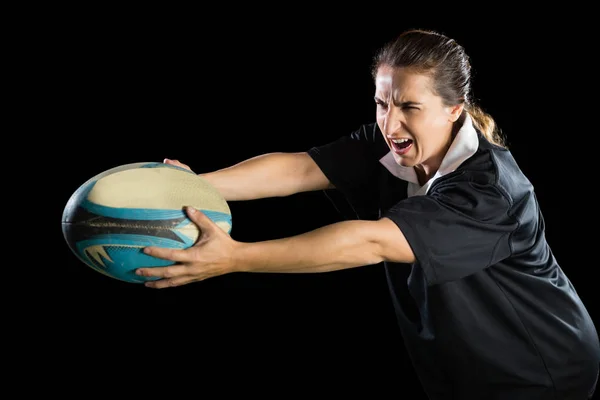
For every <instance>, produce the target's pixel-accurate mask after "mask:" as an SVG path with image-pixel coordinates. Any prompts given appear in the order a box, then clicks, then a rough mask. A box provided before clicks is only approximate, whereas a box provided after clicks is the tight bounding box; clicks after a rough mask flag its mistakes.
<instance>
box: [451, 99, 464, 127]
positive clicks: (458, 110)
mask: <svg viewBox="0 0 600 400" xmlns="http://www.w3.org/2000/svg"><path fill="white" fill-rule="evenodd" d="M464 108H465V105H464V104H463V103H461V104H457V105H455V106H452V107H448V120H449V121H450V122H456V121H457V120H458V118H460V115H461V114H462V112H463V110H464Z"/></svg>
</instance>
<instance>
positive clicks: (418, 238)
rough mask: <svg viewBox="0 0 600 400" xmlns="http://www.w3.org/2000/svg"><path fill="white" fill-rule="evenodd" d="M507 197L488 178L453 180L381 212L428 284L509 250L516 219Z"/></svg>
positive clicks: (451, 277) (454, 276) (493, 260)
mask: <svg viewBox="0 0 600 400" xmlns="http://www.w3.org/2000/svg"><path fill="white" fill-rule="evenodd" d="M510 209H511V203H510V199H508V198H507V197H506V195H505V194H504V193H503V192H502V191H501V190H499V189H498V188H497V187H496V186H494V185H493V184H491V183H486V184H478V183H475V182H470V181H465V180H463V181H460V182H453V181H452V179H449V180H446V182H444V183H443V184H439V185H437V186H436V187H435V188H434V187H432V188H431V191H430V193H429V194H427V195H424V196H413V197H409V198H407V199H405V200H402V201H400V202H398V203H396V204H395V205H394V206H392V207H391V208H390V209H388V210H387V211H386V212H384V213H383V214H382V217H387V218H389V219H391V220H392V221H393V222H395V223H396V224H397V225H398V227H399V228H400V230H401V231H402V233H403V234H404V236H405V237H406V239H407V241H408V243H409V244H410V246H411V248H412V250H413V252H414V254H415V257H416V259H417V263H418V264H419V265H420V267H421V268H422V269H423V271H424V274H425V277H426V279H427V282H428V284H429V285H434V284H439V283H444V282H449V281H453V280H457V279H461V278H464V277H467V276H469V275H471V274H473V273H476V272H479V271H482V270H484V269H485V268H487V267H489V266H490V265H493V264H495V263H496V262H498V261H501V260H502V259H504V258H506V257H508V256H509V255H510V253H511V249H510V235H511V233H512V232H513V231H515V230H516V229H517V226H518V223H517V221H516V219H515V218H513V217H512V216H511V215H510Z"/></svg>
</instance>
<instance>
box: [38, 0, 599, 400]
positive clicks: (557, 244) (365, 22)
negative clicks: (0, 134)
mask: <svg viewBox="0 0 600 400" xmlns="http://www.w3.org/2000/svg"><path fill="white" fill-rule="evenodd" d="M225 8H226V9H227V8H228V7H225ZM231 8H232V9H231V10H221V11H220V12H216V11H209V10H208V9H207V10H202V11H199V10H193V11H192V10H186V9H181V10H175V9H173V8H171V9H169V10H168V11H166V10H162V9H160V8H154V9H148V8H145V9H142V8H140V9H135V10H132V9H128V10H119V9H114V10H100V9H98V10H91V9H86V10H65V15H63V16H60V17H57V18H53V19H49V20H48V21H46V27H47V28H46V29H45V30H44V32H45V33H41V34H40V35H38V36H37V37H36V43H37V46H36V49H37V50H39V53H38V54H39V57H38V61H39V63H40V65H41V66H42V67H41V68H39V70H38V73H37V75H36V80H38V81H39V82H40V88H42V89H43V90H41V91H40V92H41V95H40V96H39V97H38V98H37V99H38V101H39V103H40V104H43V105H44V108H45V110H46V113H44V115H45V117H44V124H45V125H46V126H47V127H49V128H51V129H48V130H47V133H44V134H43V136H44V139H45V140H43V141H41V142H40V144H39V146H41V147H44V146H45V145H46V143H47V145H48V146H49V148H48V150H49V152H48V153H49V154H51V157H52V160H53V161H52V163H53V165H54V168H55V170H58V174H59V176H57V177H55V178H52V177H48V178H47V179H48V182H52V185H53V187H54V189H53V193H52V198H53V200H56V203H55V204H56V207H55V208H53V209H52V213H51V217H52V221H51V222H50V225H49V226H50V229H49V231H50V232H51V233H49V237H50V238H51V239H53V240H51V242H52V243H56V244H55V245H53V247H52V249H51V254H52V257H51V260H52V262H51V265H49V266H39V267H38V268H39V269H40V272H41V273H44V275H45V276H46V278H45V280H44V285H45V288H44V291H43V292H39V293H40V295H39V296H38V297H37V299H38V302H37V305H36V307H37V311H40V310H41V311H42V312H41V313H40V314H39V317H36V318H32V319H33V323H34V324H35V325H36V326H37V328H36V329H37V330H38V331H40V332H43V337H44V338H45V339H47V346H44V352H43V353H40V354H43V357H42V358H44V359H45V360H47V361H48V366H49V368H48V369H47V374H49V375H50V376H56V377H57V378H56V380H54V381H53V382H54V384H56V385H59V387H61V388H62V390H66V387H68V386H69V382H83V381H85V382H91V383H102V385H99V386H103V385H104V386H106V385H109V386H110V385H111V384H112V383H116V384H120V385H123V386H122V387H125V388H127V389H130V390H133V391H137V390H140V389H141V388H148V387H150V388H152V390H166V391H167V392H169V391H171V390H173V391H179V390H184V391H189V392H199V393H198V395H200V396H202V395H205V396H206V395H207V394H206V393H203V392H202V391H203V390H206V385H208V384H210V385H211V386H214V385H215V383H216V384H217V390H219V393H220V394H223V393H228V392H229V391H230V390H241V391H243V392H246V393H248V394H252V395H266V394H269V393H274V394H277V395H280V396H281V397H283V398H287V397H289V396H290V395H291V394H294V393H296V392H297V391H299V390H308V391H310V392H312V393H313V394H315V395H318V394H319V393H325V392H331V393H336V392H339V391H340V390H344V391H346V390H348V389H350V391H351V392H355V393H358V391H359V390H360V389H367V390H368V391H369V392H370V393H371V396H373V395H374V393H378V392H382V393H383V392H384V393H392V395H394V396H398V397H402V395H403V394H405V393H408V392H410V391H411V390H415V393H420V392H421V388H420V385H419V383H418V381H417V379H416V376H415V375H414V373H413V372H412V368H411V366H410V361H409V360H408V359H407V358H406V353H405V351H404V348H403V344H402V339H401V336H400V335H399V331H398V329H397V327H396V325H395V319H394V318H395V317H394V314H393V310H392V308H391V304H390V302H389V296H388V292H387V287H386V285H385V280H384V275H383V271H382V269H381V267H380V266H373V267H364V268H357V269H353V270H348V271H339V272H334V273H327V274H315V275H277V274H231V275H225V276H221V277H217V278H213V279H210V280H207V281H204V282H200V283H194V284H191V285H187V286H183V287H179V288H172V289H165V290H152V289H148V288H145V287H143V286H139V285H134V284H128V283H123V282H120V281H116V280H112V279H110V278H107V277H105V276H103V275H100V274H98V273H97V272H95V271H93V270H91V269H90V268H88V267H86V266H84V265H83V264H81V263H80V262H79V261H78V260H76V259H75V257H74V255H73V254H72V253H71V252H70V250H69V249H68V248H67V246H66V244H65V242H64V240H63V238H62V233H61V230H60V226H59V219H60V218H61V214H62V209H63V207H64V205H65V203H66V202H67V200H68V198H69V197H70V195H71V194H72V192H73V191H75V190H76V189H77V188H78V187H79V185H81V184H82V183H83V182H84V181H85V180H87V179H88V178H90V177H91V176H93V175H95V174H97V173H99V172H102V171H104V170H106V169H108V168H112V167H114V166H117V165H121V164H125V163H130V162H138V161H162V160H163V159H164V158H165V157H168V158H174V159H179V160H180V161H182V162H184V163H187V164H188V165H190V166H191V167H192V169H193V170H194V171H195V172H198V173H200V172H205V171H211V170H215V169H218V168H222V167H226V166H230V165H232V164H234V163H237V162H239V161H242V160H245V159H247V158H250V157H253V156H255V155H258V154H262V153H267V152H271V151H304V150H307V149H308V148H310V147H311V146H314V145H319V144H324V143H327V142H329V141H331V140H334V139H336V138H337V137H339V136H341V135H345V134H348V133H349V132H350V131H352V130H354V129H356V128H357V127H358V126H359V125H361V124H363V123H369V122H372V121H373V120H374V117H375V107H374V102H373V99H372V98H373V93H374V92H373V90H374V87H373V82H372V79H371V76H370V70H369V68H370V63H371V58H372V56H373V55H374V53H375V51H376V50H377V48H378V47H379V46H380V45H382V44H383V42H384V41H386V40H388V39H391V38H392V37H394V36H395V35H396V34H398V33H399V32H401V31H402V30H404V29H407V28H427V29H435V30H438V31H440V32H443V33H446V34H448V35H450V36H451V37H453V38H455V39H456V40H457V41H458V42H459V43H461V44H462V45H463V46H465V48H466V50H467V52H468V53H469V54H470V56H471V59H472V65H473V68H474V77H473V90H474V95H475V98H476V99H477V100H478V102H479V104H480V105H481V106H482V107H483V108H484V109H485V110H486V111H488V112H490V113H491V114H492V115H493V116H494V117H495V119H496V122H497V123H498V124H499V126H500V127H501V128H502V129H503V130H504V131H505V133H506V135H507V136H508V139H509V146H510V148H511V150H512V152H513V154H514V156H515V158H516V159H517V161H518V162H519V163H520V165H521V167H522V169H523V171H524V172H525V173H526V174H527V175H528V177H529V178H530V180H531V181H532V182H533V184H534V185H535V187H536V190H537V195H538V198H539V202H540V203H541V206H542V210H543V215H544V217H545V220H546V224H547V238H548V240H549V242H550V245H551V246H552V249H553V252H554V254H555V256H556V257H557V258H558V260H559V262H560V263H561V266H562V267H563V269H564V270H565V272H566V273H567V274H568V276H569V277H570V279H571V280H572V282H573V284H574V285H575V287H576V288H577V290H578V291H579V294H580V296H581V297H582V298H583V300H584V302H585V303H586V304H587V306H588V310H589V311H590V313H591V314H592V317H593V318H594V320H595V321H600V310H599V309H598V308H597V306H595V305H594V304H593V302H594V301H595V293H594V290H595V287H594V286H595V285H594V284H593V280H592V279H591V278H590V274H591V273H592V272H594V271H593V269H595V268H596V265H595V263H594V262H593V261H590V254H589V252H588V251H587V250H588V249H589V248H590V247H589V245H590V244H593V243H592V242H591V238H592V237H593V236H591V235H593V234H592V233H590V234H588V233H583V232H584V230H587V228H586V224H588V223H590V222H591V221H592V220H593V219H595V218H596V216H595V215H594V214H591V210H593V208H592V207H591V206H592V201H591V200H585V199H586V197H585V196H587V193H588V191H589V189H588V184H589V181H590V180H591V177H589V176H587V175H586V173H585V165H586V163H589V162H588V158H586V156H585V155H586V154H587V153H585V152H589V151H590V145H589V142H590V140H591V136H592V135H593V133H595V131H594V130H595V126H594V125H592V123H593V120H592V119H591V118H589V117H588V115H590V114H586V113H585V112H584V111H583V107H584V104H583V103H584V101H583V100H582V95H583V94H584V93H585V92H586V91H587V89H586V88H587V87H588V86H587V85H588V81H587V79H586V78H585V73H583V71H584V70H585V63H586V58H585V57H584V56H581V55H582V54H585V49H586V46H588V44H586V41H585V36H584V35H583V33H581V32H579V31H572V30H565V28H570V25H569V23H571V22H572V20H571V19H570V18H571V17H570V16H567V15H563V14H561V12H559V11H557V12H554V13H553V14H552V15H551V17H548V16H546V17H545V18H543V17H541V16H540V15H531V16H524V15H523V14H522V13H517V12H514V13H513V12H509V13H506V15H501V14H500V13H496V12H494V10H492V11H489V13H486V14H485V18H483V17H482V18H468V17H467V16H466V15H461V12H458V13H457V14H456V16H454V17H450V16H449V15H445V13H444V12H443V11H441V12H440V16H442V17H437V18H432V17H431V16H429V14H424V13H423V12H420V13H418V14H415V13H412V12H411V11H408V10H405V9H399V10H392V9H389V8H384V7H382V8H381V9H380V10H378V11H377V12H376V13H375V14H373V15H372V16H371V15H367V14H366V13H361V12H357V13H356V14H354V15H352V16H350V15H349V14H344V13H343V12H341V11H339V12H333V13H329V14H324V13H322V12H320V11H319V12H317V11H312V10H300V9H290V10H286V11H283V10H278V9H273V8H269V9H267V8H265V9H258V8H252V9H248V10H241V9H239V8H236V7H234V6H231ZM67 11H69V13H68V14H67V13H66V12H67ZM226 11H229V13H226ZM346 11H350V10H344V12H346ZM54 12H56V10H54ZM546 12H549V11H548V10H546ZM58 14H61V13H60V11H59V12H58ZM494 18H495V19H494ZM540 22H541V23H542V25H541V26H540V25H539V23H540ZM535 23H537V24H538V25H534V24H535ZM574 25H577V24H574ZM582 50H583V51H582ZM578 54H579V55H578ZM44 179H46V178H44ZM230 207H231V209H232V213H233V230H232V236H233V237H234V238H235V239H237V240H241V241H256V240H263V239H271V238H277V237H282V236H288V235H293V234H297V233H302V232H305V231H307V230H310V229H313V228H317V227H319V226H322V225H324V224H327V223H331V222H335V221H337V220H339V215H338V214H337V213H336V211H335V209H333V207H332V206H331V205H330V203H329V202H328V200H327V199H326V198H325V197H324V195H323V194H322V193H304V194H299V195H294V196H291V197H289V198H278V199H264V200H257V201H248V202H231V203H230ZM588 210H590V211H588ZM592 255H593V254H592ZM48 350H49V351H50V352H49V353H47V354H46V351H48ZM59 362H60V363H61V364H60V365H67V366H68V368H67V369H60V368H53V366H55V365H58V363H59ZM63 368H64V367H63ZM410 398H413V399H415V398H418V395H417V394H414V395H411V397H410Z"/></svg>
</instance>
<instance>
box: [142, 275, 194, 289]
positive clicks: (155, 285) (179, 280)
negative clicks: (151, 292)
mask: <svg viewBox="0 0 600 400" xmlns="http://www.w3.org/2000/svg"><path fill="white" fill-rule="evenodd" d="M197 280H198V278H196V277H194V276H192V275H184V276H179V277H176V278H169V279H160V280H157V281H148V282H145V283H144V286H146V287H149V288H152V289H164V288H169V287H176V286H183V285H187V284H188V283H192V282H195V281H197Z"/></svg>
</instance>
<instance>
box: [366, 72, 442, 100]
mask: <svg viewBox="0 0 600 400" xmlns="http://www.w3.org/2000/svg"><path fill="white" fill-rule="evenodd" d="M431 83H432V82H431V78H430V77H429V76H428V75H425V74H419V73H416V72H414V71H411V70H409V69H406V68H393V67H390V66H388V65H383V66H381V67H379V69H378V70H377V75H376V77H375V87H376V89H377V94H378V95H381V96H390V95H392V96H394V97H423V96H432V95H433V92H432V91H431V87H432V86H431Z"/></svg>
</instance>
